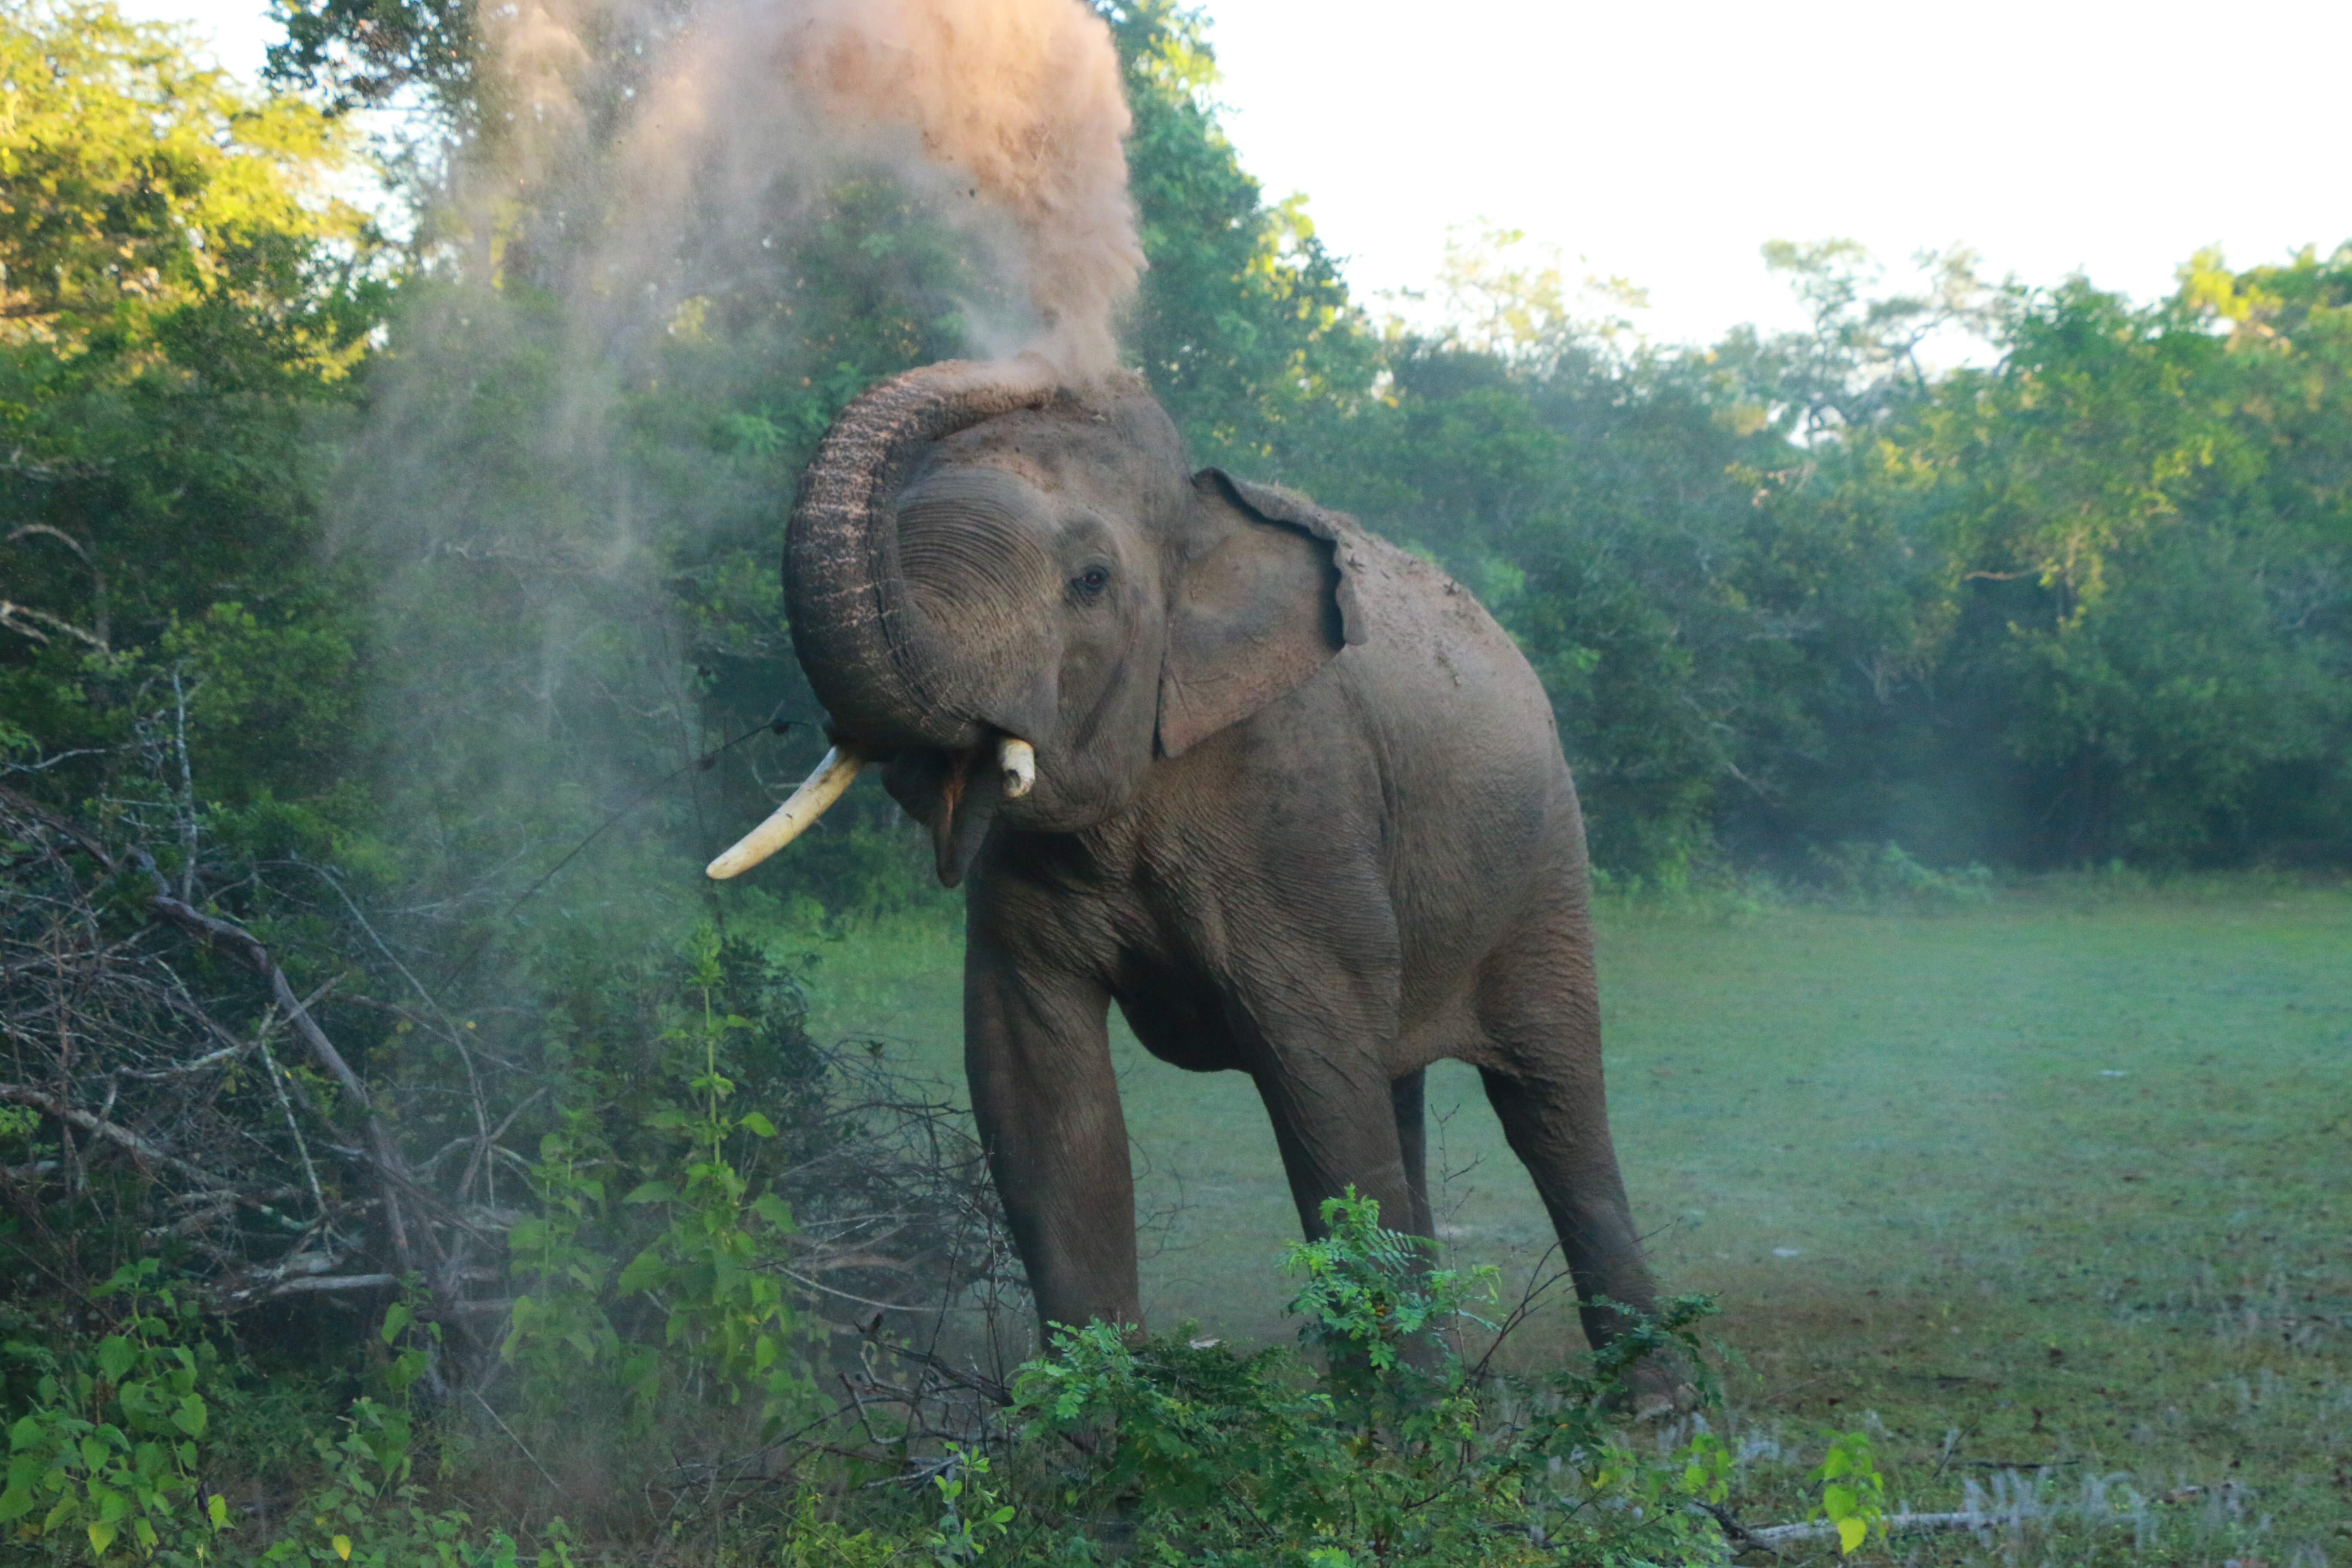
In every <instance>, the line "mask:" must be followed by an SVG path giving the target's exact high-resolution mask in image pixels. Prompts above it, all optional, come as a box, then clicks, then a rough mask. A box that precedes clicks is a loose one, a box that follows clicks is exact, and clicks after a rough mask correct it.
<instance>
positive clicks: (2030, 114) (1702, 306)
mask: <svg viewBox="0 0 2352 1568" xmlns="http://www.w3.org/2000/svg"><path fill="white" fill-rule="evenodd" d="M125 8H126V9H127V10H130V11H131V12H132V13H133V14H137V15H145V16H169V17H173V18H193V19H194V20H195V21H196V22H197V23H198V25H199V26H203V27H205V28H208V29H210V30H211V31H212V32H213V34H214V36H215V39H216V41H217V44H218V47H219V51H220V54H221V57H222V63H224V64H226V65H228V66H231V67H232V68H238V69H242V70H250V69H256V68H258V64H259V58H260V51H261V47H262V45H263V43H264V42H265V41H266V37H267V24H266V22H265V20H264V16H263V12H264V7H263V6H262V5H258V4H256V3H255V0H131V3H130V4H128V5H126V7H125ZM1204 8H1205V10H1206V11H1207V12H1208V14H1209V16H1210V17H1211V19H1212V25H1213V26H1212V34H1211V37H1212V41H1213V43H1214V45H1215V46H1216V49H1217V55H1218V59H1219V62H1220V64H1221V65H1222V66H1223V69H1224V73H1225V81H1224V85H1223V89H1222V90H1221V95H1220V96H1221V97H1222V99H1223V101H1224V102H1225V104H1226V105H1227V110H1228V111H1227V115H1226V121H1227V125H1228V128H1229V130H1230V131H1231V132H1232V135H1233V138H1234V143H1235V145H1236V146H1237V147H1238V148H1239V149H1240V151H1241V154H1242V159H1243V162H1244V164H1246V165H1247V166H1248V168H1249V169H1250V170H1251V171H1252V172H1253V173H1254V174H1256V175H1257V176H1258V177H1259V178H1260V179H1261V180H1262V181H1264V182H1265V186H1266V190H1267V193H1268V194H1269V195H1273V196H1277V197H1278V196H1281V195H1287V194H1288V193H1290V192H1292V191H1305V192H1306V193H1307V195H1308V197H1309V205H1308V211H1309V212H1310V214H1311V215H1312V216H1313V217H1314V219H1315V221H1316V224H1317V226H1318V231H1319V232H1320V234H1321V235H1322V237H1323V239H1324V241H1325V243H1326V244H1327V245H1328V247H1330V248H1331V249H1332V250H1333V251H1334V252H1335V253H1336V254H1338V255H1339V256H1341V257H1343V258H1346V263H1347V268H1348V276H1349V282H1350V283H1351V285H1352V286H1353V287H1354V288H1355V289H1356V290H1357V292H1358V294H1359V296H1360V297H1362V298H1366V299H1367V300H1368V302H1374V303H1377V301H1376V300H1371V299H1370V297H1372V296H1376V295H1378V294H1379V293H1381V291H1383V290H1391V289H1408V288H1416V287H1421V286H1423V285H1425V284H1426V283H1427V282H1428V281H1429V280H1430V279H1431V277H1432V275H1433V272H1434V270H1435V268H1436V264H1437V259H1438V257H1439V255H1440V253H1441V251H1442V249H1443V247H1444V234H1445V229H1446V227H1447V226H1448V225H1449V224H1456V223H1465V222H1470V221H1474V220H1476V219H1480V218H1486V219H1491V220H1493V221H1495V222H1497V223H1500V224H1504V225H1507V226H1510V227H1514V228H1519V229H1524V230H1526V231H1527V232H1528V235H1529V237H1531V238H1534V239H1537V240H1540V241H1544V242H1548V243H1550V244H1554V245H1558V246H1559V247H1561V248H1562V249H1563V250H1565V251H1566V252H1567V253H1568V255H1569V257H1570V258H1582V266H1583V267H1584V268H1587V269H1589V270H1591V271H1592V272H1595V273H1600V274H1603V275H1608V274H1616V275H1622V276H1624V277H1626V278H1628V279H1631V280H1632V281H1633V282H1634V283H1636V284H1639V285H1641V286H1643V287H1645V288H1647V289H1649V290H1650V298H1651V301H1652V308H1651V310H1649V311H1648V312H1647V314H1646V316H1645V318H1644V319H1643V323H1642V324H1643V328H1644V330H1646V331H1648V332H1649V333H1650V334H1651V335H1652V336H1654V337H1656V338H1661V339H1685V340H1700V341H1704V340H1706V339H1710V338H1712V337H1714V336H1715V335H1717V333H1719V332H1720V331H1722V330H1723V329H1724V328H1726V327H1727V326H1730V325H1732V324H1734V323H1736V322H1738V321H1761V322H1766V323H1768V324H1790V323H1791V322H1792V321H1793V314H1792V311H1791V310H1790V306H1789V304H1788V303H1787V296H1786V293H1785V291H1784V290H1783V289H1781V287H1780V285H1779V284H1778V283H1777V282H1776V281H1774V280H1773V279H1771V278H1770V277H1769V275H1768V274H1767V273H1766V271H1765V270H1764V267H1763V264H1762V262H1761V260H1760V259H1759V257H1758V248H1759V247H1760V246H1761V245H1762V244H1763V242H1764V241H1766V240H1768V239H1772V238H1789V239H1822V238H1830V237H1845V238H1853V239H1858V240H1860V241H1862V242H1863V243H1864V244H1865V245H1867V246H1869V247H1870V248H1871V249H1872V251H1873V252H1874V254H1876V255H1877V256H1878V257H1880V258H1882V259H1884V260H1885V261H1886V262H1888V263H1889V264H1890V268H1895V269H1897V270H1899V269H1900V268H1902V267H1903V265H1904V264H1905V263H1906V262H1907V259H1908V258H1909V257H1910V256H1911V255H1912V253H1914V252H1916V251H1917V250H1920V249H1923V248H1928V247H1943V246H1947V245H1950V244H1952V243H1954V242H1956V241H1958V242H1964V243H1966V244H1969V245H1971V246H1974V247H1976V248H1977V249H1978V250H1979V252H1980V253H1981V254H1982V256H1983V258H1984V262H1985V266H1986V267H1987V268H1988V269H1989V270H1990V272H1991V273H1993V274H1994V275H1999V274H2001V273H2005V272H2011V271H2013V272H2015V273H2016V274H2017V275H2018V276H2019V277H2020V278H2021V279H2024V280H2025V281H2027V282H2030V283H2052V282H2055V281H2057V280H2058V279H2061V278H2063V277H2064V276H2065V275H2066V274H2067V273H2068V272H2070V271H2074V270H2076V269H2080V270H2082V271H2084V272H2085V273H2087V274H2088V275H2089V276H2090V278H2091V279H2092V280H2093V281H2094V282H2095V283H2097V284H2099V285H2101V286H2102V287H2105V288H2110V289H2124V290H2126V292H2129V293H2131V294H2133V295H2134V296H2136V297H2138V298H2142V299H2146V298H2151V297H2154V296H2156V295H2158V294H2161V293H2163V292H2165V291H2166V290H2168V289H2169V288H2170V286H2171V283H2172V275H2173V269H2174V268H2176V267H2178V266H2179V264H2180V263H2181V262H2183V261H2185V260H2186V259H2187V258H2189V253H2190V252H2192V251H2194V250H2196V249H2197V248H2198V247H2200V246H2204V245H2210V244H2216V243H2218V244H2220V245H2221V246H2222V247H2224V249H2225V251H2226V253H2227V255H2228V257H2229V258H2230V260H2231V262H2233V263H2236V264H2238V265H2242V266H2243V265H2251V264H2252V263H2255V262H2258V261H2267V260H2275V259H2282V258H2284V257H2286V256H2287V255H2288V254H2289V253H2291V252H2292V251H2294V250H2295V249H2296V248H2298V247H2302V246H2305V245H2312V244H2316V245H2318V246H2319V247H2321V249H2322V250H2323V251H2324V250H2326V249H2329V248H2331V247H2334V246H2335V245H2336V244H2337V243H2339V242H2341V241H2344V240H2347V239H2352V152H2347V150H2352V93H2347V90H2346V89H2345V87H2344V85H2343V77H2344V69H2345V66H2346V63H2347V61H2352V0H2327V3H2318V0H2273V4H2270V5H2263V6H2259V7H2254V8H2252V9H2249V10H2245V11H2230V10H2227V9H2223V10H2221V11H2216V10H2213V9H2212V8H2210V7H2209V6H2200V7H2196V8H2193V9H2192V8H2191V7H2190V6H2189V5H2185V4H2181V3H2179V0H2138V3H2137V4H2133V5H2122V4H2119V3H2116V0H2104V3H2100V0H1965V3H1958V4H1954V3H1951V0H1947V3H1945V4H1942V5H1927V4H1920V3H1916V0H1810V3H1808V4H1804V5H1785V4H1784V5H1761V4H1753V3H1749V4H1725V3H1721V0H1651V3H1650V4H1647V5H1627V4H1623V3H1622V0H1615V3H1612V4H1593V3H1591V0H1569V3H1561V0H1484V3H1474V4H1462V3H1456V4H1453V5H1447V4H1444V0H1437V3H1433V0H1205V5H1204Z"/></svg>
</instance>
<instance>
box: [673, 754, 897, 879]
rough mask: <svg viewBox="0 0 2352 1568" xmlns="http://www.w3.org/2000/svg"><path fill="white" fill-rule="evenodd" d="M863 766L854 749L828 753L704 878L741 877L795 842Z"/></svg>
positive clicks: (709, 868) (710, 868) (717, 861)
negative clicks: (788, 798) (767, 816)
mask: <svg viewBox="0 0 2352 1568" xmlns="http://www.w3.org/2000/svg"><path fill="white" fill-rule="evenodd" d="M865 765H866V759H865V758H864V757H862V756H860V755H859V754H858V752H857V751H856V748H855V747H851V746H835V748H834V749H833V750H831V751H829V752H826V753H825V754H824V761H823V762H821V763H817V765H816V772H814V773H811V774H809V776H808V781H807V782H806V783H805V784H802V785H801V787H800V788H798V789H796V790H794V791H793V797H792V799H790V800H788V801H786V802H784V804H783V805H780V806H778V807H776V809H775V811H774V813H773V814H772V815H771V816H769V818H768V820H767V821H765V822H763V823H761V824H760V826H757V827H755V828H753V829H751V832H749V833H747V834H745V835H744V836H743V841H742V842H741V843H740V844H738V845H737V846H735V847H734V848H732V849H730V850H729V851H727V853H726V854H724V855H721V856H720V857H719V858H718V859H716V860H713V861H712V862H711V863H710V864H709V867H708V868H706V871H707V874H708V875H709V876H710V877H712V878H714V879H718V880H719V881H725V880H726V879H728V878H730V877H737V876H740V875H742V873H744V872H746V871H748V870H750V869H751V868H752V867H754V866H756V865H758V864H759V863H760V862H761V861H762V860H765V859H766V858H768V857H769V856H771V855H773V854H774V853H775V852H776V851H777V850H779V849H782V847H784V846H785V845H787V844H790V843H791V842H792V841H793V839H795V838H798V837H800V836H801V834H802V833H803V832H804V831H805V830H806V829H807V827H808V825H809V824H810V823H812V822H814V821H815V820H816V819H817V818H818V817H820V816H824V808H825V807H827V806H829V805H832V804H833V803H834V802H835V801H836V800H839V799H840V798H841V792H842V791H843V790H845V789H847V788H848V787H849V784H850V781H851V780H852V779H855V778H856V776H857V770H858V769H860V768H862V767H864V766H865Z"/></svg>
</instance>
